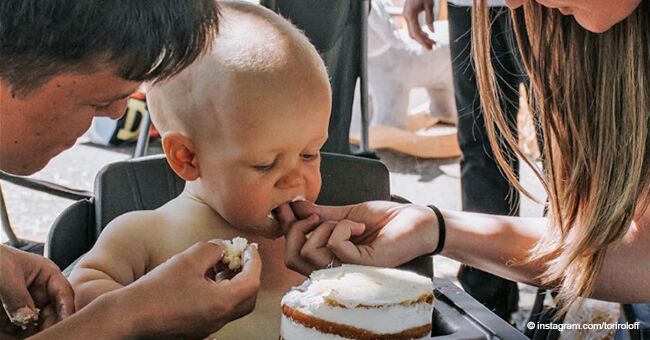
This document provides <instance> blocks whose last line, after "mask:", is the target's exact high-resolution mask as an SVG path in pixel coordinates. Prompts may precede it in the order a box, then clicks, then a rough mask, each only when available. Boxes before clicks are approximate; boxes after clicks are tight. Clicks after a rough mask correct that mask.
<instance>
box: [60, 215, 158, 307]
mask: <svg viewBox="0 0 650 340" xmlns="http://www.w3.org/2000/svg"><path fill="white" fill-rule="evenodd" d="M150 216H151V212H133V213H128V214H126V215H123V216H120V217H118V218H117V219H115V220H114V221H112V222H111V223H110V224H109V225H108V226H107V227H106V229H105V230H104V231H103V232H102V233H101V235H100V237H99V239H98V240H97V243H96V244H95V245H94V246H93V248H92V249H91V250H90V251H89V252H88V253H87V254H86V255H85V256H84V257H83V258H82V259H81V261H80V262H79V264H77V266H76V267H75V268H74V270H73V271H72V274H71V275H70V283H71V284H72V288H73V289H74V292H75V305H76V307H77V309H80V308H82V307H83V306H85V305H87V304H88V303H90V302H91V301H93V300H94V299H96V298H97V297H98V296H100V295H102V294H104V293H107V292H109V291H112V290H115V289H119V288H121V287H124V286H126V285H128V284H130V283H131V282H133V281H135V280H137V279H138V278H139V277H141V276H143V275H144V274H145V273H146V267H147V262H148V258H149V256H148V254H147V247H146V246H145V242H144V240H145V238H144V237H142V236H144V235H145V234H146V231H145V230H144V229H146V226H149V225H152V222H153V221H151V220H152V218H151V217H150ZM153 225H155V224H153Z"/></svg>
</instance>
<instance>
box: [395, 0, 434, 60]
mask: <svg viewBox="0 0 650 340" xmlns="http://www.w3.org/2000/svg"><path fill="white" fill-rule="evenodd" d="M433 5H434V3H433V0H406V2H405V3H404V13H403V15H404V19H405V20H406V24H407V25H408V29H409V36H410V37H411V38H412V39H413V40H415V41H417V42H418V43H420V45H422V46H423V47H424V48H426V49H427V50H430V49H431V48H433V45H434V44H435V43H436V42H435V41H434V40H433V39H431V38H430V37H429V36H428V35H427V34H426V33H425V32H424V31H423V30H422V27H421V26H420V22H419V21H418V16H419V15H420V13H421V12H424V18H425V22H426V24H427V27H429V29H430V30H431V32H433V31H434V28H433Z"/></svg>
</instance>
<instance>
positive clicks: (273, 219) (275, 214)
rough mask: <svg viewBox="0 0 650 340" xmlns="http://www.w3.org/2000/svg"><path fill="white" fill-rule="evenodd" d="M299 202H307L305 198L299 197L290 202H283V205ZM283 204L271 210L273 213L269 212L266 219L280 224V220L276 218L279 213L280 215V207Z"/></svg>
mask: <svg viewBox="0 0 650 340" xmlns="http://www.w3.org/2000/svg"><path fill="white" fill-rule="evenodd" d="M298 201H306V199H305V196H302V195H298V196H296V197H293V198H291V199H290V200H288V201H286V202H283V203H282V204H285V203H291V202H298ZM282 204H279V205H277V206H275V207H274V208H273V209H271V211H269V213H268V214H267V215H266V217H267V218H268V219H269V220H271V221H274V222H278V218H277V217H276V216H277V213H278V207H279V206H281V205H282Z"/></svg>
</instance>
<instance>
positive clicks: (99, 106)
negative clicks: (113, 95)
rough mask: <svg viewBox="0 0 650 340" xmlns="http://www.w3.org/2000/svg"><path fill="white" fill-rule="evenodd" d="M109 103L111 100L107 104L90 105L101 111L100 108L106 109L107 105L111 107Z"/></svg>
mask: <svg viewBox="0 0 650 340" xmlns="http://www.w3.org/2000/svg"><path fill="white" fill-rule="evenodd" d="M111 104H113V103H112V102H111V103H107V104H99V105H90V106H91V107H92V108H93V109H94V110H95V111H102V110H106V109H108V108H109V107H111Z"/></svg>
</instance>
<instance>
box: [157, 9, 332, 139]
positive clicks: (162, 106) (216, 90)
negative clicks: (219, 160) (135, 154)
mask: <svg viewBox="0 0 650 340" xmlns="http://www.w3.org/2000/svg"><path fill="white" fill-rule="evenodd" d="M212 46H213V48H212V50H211V51H209V52H208V53H207V54H206V55H203V56H201V57H199V59H197V61H196V62H194V63H193V64H192V65H191V66H189V67H188V68H187V69H185V70H184V71H183V72H181V73H180V74H179V75H177V76H176V77H174V78H172V79H170V80H167V81H165V82H162V83H160V84H157V85H155V86H154V87H153V88H152V89H151V90H150V91H149V93H148V101H149V107H150V110H151V112H152V119H153V121H154V123H155V124H156V126H157V128H158V129H159V130H160V131H161V133H162V134H163V136H164V134H165V133H166V132H169V131H175V132H181V133H184V134H186V135H188V136H189V137H190V138H192V139H193V140H195V141H196V140H201V139H203V138H204V137H211V138H213V137H215V136H217V135H218V136H224V135H227V134H228V133H229V132H230V131H231V130H232V129H233V125H234V127H236V126H238V125H239V126H241V125H244V126H245V125H247V124H251V123H252V122H254V121H255V120H256V119H255V117H254V116H255V115H256V114H257V115H259V114H263V113H264V112H265V111H266V109H269V108H271V111H273V110H272V108H273V106H274V105H275V106H277V105H281V104H286V103H293V102H296V101H305V100H309V98H310V97H314V96H318V97H321V98H322V97H323V96H326V97H327V98H330V96H331V93H330V89H329V81H328V79H327V72H326V69H325V65H324V64H323V62H322V60H321V59H320V57H319V55H318V53H317V52H316V50H315V49H314V47H313V46H312V45H311V43H310V42H309V41H308V39H307V38H306V37H305V36H304V35H303V34H302V33H301V32H300V31H299V30H298V29H297V28H296V27H294V26H293V25H292V24H291V23H289V22H288V21H286V20H285V19H283V18H281V17H280V16H278V15H277V14H275V13H273V12H271V11H269V10H267V9H265V8H263V7H261V6H257V5H252V4H249V3H242V2H223V3H222V18H221V19H220V23H219V33H218V35H217V38H216V40H215V42H214V44H213V45H212ZM317 102H320V103H322V102H323V101H322V100H321V101H317ZM278 118H282V117H278Z"/></svg>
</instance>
